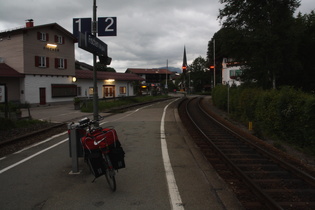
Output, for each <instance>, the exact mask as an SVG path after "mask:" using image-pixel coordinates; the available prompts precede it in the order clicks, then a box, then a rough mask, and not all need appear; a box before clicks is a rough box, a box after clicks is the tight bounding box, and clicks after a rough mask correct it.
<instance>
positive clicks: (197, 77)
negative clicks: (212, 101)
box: [186, 56, 211, 92]
mask: <svg viewBox="0 0 315 210" xmlns="http://www.w3.org/2000/svg"><path fill="white" fill-rule="evenodd" d="M206 63H207V62H206V60H205V59H204V58H202V57H201V56H199V57H198V58H196V59H195V60H194V61H193V63H192V64H191V65H189V66H188V74H186V81H187V85H189V79H190V87H192V88H193V90H194V91H195V92H201V91H203V90H204V87H205V85H207V84H210V81H211V77H210V76H209V75H210V73H209V72H207V71H205V69H206V68H207V66H206Z"/></svg>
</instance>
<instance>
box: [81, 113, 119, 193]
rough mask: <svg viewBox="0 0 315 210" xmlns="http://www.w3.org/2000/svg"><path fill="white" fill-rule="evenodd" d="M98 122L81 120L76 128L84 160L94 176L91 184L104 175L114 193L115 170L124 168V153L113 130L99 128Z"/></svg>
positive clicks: (86, 119)
mask: <svg viewBox="0 0 315 210" xmlns="http://www.w3.org/2000/svg"><path fill="white" fill-rule="evenodd" d="M99 120H100V119H98V120H90V119H89V118H83V119H82V120H80V121H79V125H78V127H79V128H80V129H81V134H83V135H82V136H83V137H82V138H81V144H82V146H83V148H84V158H85V160H86V162H87V164H88V166H89V168H90V171H91V172H92V174H93V175H94V176H95V178H94V180H93V181H92V182H94V181H95V180H96V179H97V178H98V177H100V176H101V175H105V177H106V180H107V183H108V185H109V187H110V189H111V190H112V191H113V192H114V191H116V179H115V175H116V171H115V170H118V169H120V168H124V167H125V163H124V154H125V153H124V151H123V149H122V147H121V144H120V142H119V140H118V137H117V133H116V131H115V129H114V128H112V127H107V128H102V127H99V126H98V121H99ZM117 151H118V152H117ZM113 161H114V162H113Z"/></svg>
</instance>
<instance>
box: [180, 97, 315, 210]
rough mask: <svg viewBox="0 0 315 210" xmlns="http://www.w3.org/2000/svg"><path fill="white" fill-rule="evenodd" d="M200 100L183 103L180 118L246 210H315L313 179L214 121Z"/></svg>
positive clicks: (314, 182)
mask: <svg viewBox="0 0 315 210" xmlns="http://www.w3.org/2000/svg"><path fill="white" fill-rule="evenodd" d="M201 100H202V98H193V99H189V100H188V99H186V100H184V101H183V102H182V103H181V105H180V106H179V113H180V116H181V119H182V121H183V123H184V125H185V126H186V127H187V128H189V131H190V134H191V136H192V138H193V139H194V141H195V142H196V144H197V146H199V148H200V150H201V151H202V152H203V154H204V155H205V157H206V158H207V160H208V161H209V162H210V163H211V164H212V166H213V167H214V168H215V169H216V170H217V172H218V174H219V175H220V176H221V177H222V178H223V179H224V180H225V181H226V182H227V183H228V185H229V186H230V187H231V189H232V190H233V191H234V192H235V194H236V196H237V197H238V199H239V200H240V202H241V203H242V204H243V206H244V208H245V209H290V210H291V209H299V210H300V209H315V178H314V177H313V176H311V175H309V174H308V173H306V172H304V171H302V170H300V169H299V168H298V167H296V166H293V165H292V164H291V163H288V162H286V161H284V160H283V159H282V158H278V157H277V155H275V154H272V153H270V152H269V151H267V150H266V148H263V147H261V146H260V145H259V144H256V143H253V142H252V141H251V140H249V139H248V138H246V137H244V136H241V135H239V134H237V133H235V132H234V131H232V130H231V129H229V128H228V127H226V126H225V125H223V124H221V123H220V122H219V121H217V120H215V119H214V118H213V117H211V116H210V115H209V114H208V113H207V112H206V111H205V110H204V109H203V108H202V106H201V104H200V102H201Z"/></svg>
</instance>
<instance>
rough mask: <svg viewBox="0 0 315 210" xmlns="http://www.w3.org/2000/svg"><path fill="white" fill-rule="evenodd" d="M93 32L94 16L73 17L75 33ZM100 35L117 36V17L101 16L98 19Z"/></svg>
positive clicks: (76, 35) (77, 35) (77, 36)
mask: <svg viewBox="0 0 315 210" xmlns="http://www.w3.org/2000/svg"><path fill="white" fill-rule="evenodd" d="M80 32H81V33H83V34H85V33H90V34H91V33H92V18H73V35H74V36H75V37H76V38H79V34H80ZM97 33H98V36H117V18H116V17H99V18H98V21H97Z"/></svg>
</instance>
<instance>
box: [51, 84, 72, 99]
mask: <svg viewBox="0 0 315 210" xmlns="http://www.w3.org/2000/svg"><path fill="white" fill-rule="evenodd" d="M51 96H52V97H53V98H58V97H73V96H77V85H73V84H52V85H51Z"/></svg>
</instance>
